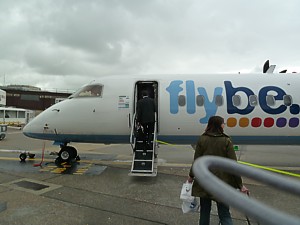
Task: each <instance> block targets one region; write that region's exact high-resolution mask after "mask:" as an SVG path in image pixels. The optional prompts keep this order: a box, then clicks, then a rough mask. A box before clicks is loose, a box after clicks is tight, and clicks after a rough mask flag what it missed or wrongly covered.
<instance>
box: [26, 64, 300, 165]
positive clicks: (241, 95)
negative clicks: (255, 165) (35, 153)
mask: <svg viewBox="0 0 300 225" xmlns="http://www.w3.org/2000/svg"><path fill="white" fill-rule="evenodd" d="M269 68H271V66H269V62H268V61H267V62H266V63H265V66H264V71H263V72H264V73H258V74H193V75H189V74H184V75H179V74H173V75H146V76H139V75H132V76H127V75H126V76H125V75H123V76H107V77H102V78H101V79H100V80H99V81H94V82H92V83H89V84H87V85H84V86H83V87H81V88H80V89H79V90H78V91H76V92H75V93H74V94H72V95H71V96H70V97H69V98H68V99H66V100H64V101H62V102H59V103H57V104H55V105H53V106H51V107H49V108H48V109H46V110H45V111H43V112H42V113H41V114H39V115H38V116H37V117H35V118H34V119H33V120H32V121H31V122H29V123H28V124H27V125H26V126H25V127H24V129H23V133H24V135H26V136H28V137H31V138H37V139H44V140H52V141H54V142H55V143H59V145H60V147H61V149H60V151H59V153H58V156H59V160H60V161H68V160H71V159H76V158H77V157H78V153H77V150H76V149H75V148H74V147H72V146H70V145H69V144H70V143H71V142H82V143H104V144H113V143H127V144H128V143H130V144H132V146H133V144H135V143H134V140H135V129H136V121H135V113H136V103H137V101H138V100H139V99H140V98H141V92H142V90H145V89H146V90H148V92H149V93H150V97H152V98H153V99H154V100H155V102H156V105H157V116H156V126H155V135H154V139H155V140H154V142H158V141H161V142H167V143H172V144H193V143H196V141H197V139H198V137H199V135H201V134H202V133H203V132H204V130H205V127H206V125H207V122H208V119H209V118H210V117H211V116H214V115H219V116H222V117H223V118H224V119H225V123H226V128H225V133H227V134H228V135H229V136H230V137H231V138H232V141H233V143H234V144H236V145H239V144H271V145H276V144H277V145H300V129H299V128H300V125H299V124H300V122H299V120H300V117H299V114H300V95H299V93H298V88H299V87H300V79H299V77H297V75H295V74H290V73H285V72H283V73H276V74H274V73H272V72H273V71H274V68H271V72H270V71H269V72H268V70H269ZM133 148H134V147H133Z"/></svg>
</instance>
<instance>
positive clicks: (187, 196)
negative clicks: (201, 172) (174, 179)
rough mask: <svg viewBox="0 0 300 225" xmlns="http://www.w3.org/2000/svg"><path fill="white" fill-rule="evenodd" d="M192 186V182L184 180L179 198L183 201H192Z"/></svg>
mask: <svg viewBox="0 0 300 225" xmlns="http://www.w3.org/2000/svg"><path fill="white" fill-rule="evenodd" d="M192 186H193V183H189V182H185V183H184V184H183V185H182V188H181V193H180V200H182V201H185V202H193V201H194V196H192Z"/></svg>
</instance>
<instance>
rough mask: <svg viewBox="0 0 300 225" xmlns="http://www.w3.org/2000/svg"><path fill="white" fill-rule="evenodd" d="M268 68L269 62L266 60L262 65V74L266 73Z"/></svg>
mask: <svg viewBox="0 0 300 225" xmlns="http://www.w3.org/2000/svg"><path fill="white" fill-rule="evenodd" d="M269 67H270V61H269V60H267V61H266V62H265V64H264V68H263V73H266V72H267V71H268V69H269Z"/></svg>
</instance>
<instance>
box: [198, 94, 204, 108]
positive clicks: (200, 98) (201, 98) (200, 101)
mask: <svg viewBox="0 0 300 225" xmlns="http://www.w3.org/2000/svg"><path fill="white" fill-rule="evenodd" d="M196 103H197V106H203V105H204V96H203V95H197V98H196Z"/></svg>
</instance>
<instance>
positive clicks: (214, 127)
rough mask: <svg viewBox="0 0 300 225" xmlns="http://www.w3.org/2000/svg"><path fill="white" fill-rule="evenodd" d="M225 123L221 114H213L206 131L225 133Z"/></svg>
mask: <svg viewBox="0 0 300 225" xmlns="http://www.w3.org/2000/svg"><path fill="white" fill-rule="evenodd" d="M223 123H224V119H223V118H222V117H221V116H212V117H210V118H209V120H208V124H207V127H206V129H205V132H212V133H216V132H217V133H221V134H223V132H224V130H223V128H222V124H223Z"/></svg>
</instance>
